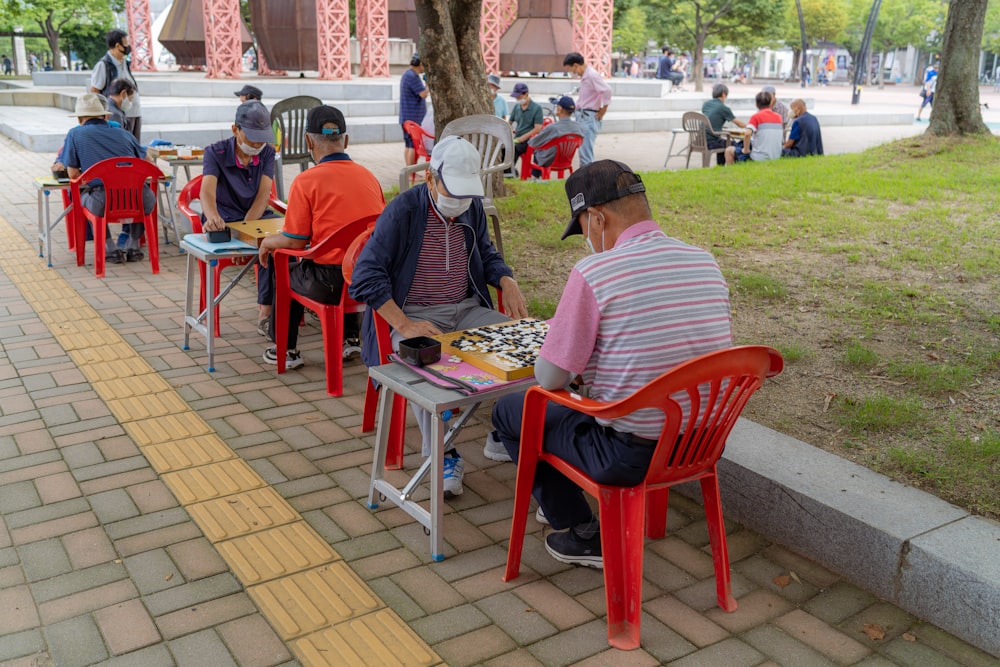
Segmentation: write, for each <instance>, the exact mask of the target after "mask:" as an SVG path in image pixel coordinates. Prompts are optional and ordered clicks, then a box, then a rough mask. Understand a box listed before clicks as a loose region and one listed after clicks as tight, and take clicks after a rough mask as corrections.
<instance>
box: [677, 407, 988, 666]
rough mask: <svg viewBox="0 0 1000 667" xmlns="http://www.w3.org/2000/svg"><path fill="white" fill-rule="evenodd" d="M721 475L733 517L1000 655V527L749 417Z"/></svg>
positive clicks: (691, 488) (692, 488) (688, 488)
mask: <svg viewBox="0 0 1000 667" xmlns="http://www.w3.org/2000/svg"><path fill="white" fill-rule="evenodd" d="M719 477H720V484H721V487H722V502H723V506H724V513H725V516H726V518H728V519H732V520H733V521H737V522H739V523H741V524H743V525H744V526H746V527H747V528H750V529H751V530H755V531H757V532H759V533H761V534H762V535H764V536H765V537H767V538H769V539H772V540H774V541H776V542H779V543H781V544H783V545H785V546H786V547H788V548H789V549H791V550H793V551H796V552H798V553H799V554H801V555H803V556H806V557H808V558H811V559H813V560H815V561H817V562H819V563H821V564H822V565H824V566H826V567H828V568H830V569H831V570H834V571H835V572H837V573H838V574H840V575H842V576H843V577H844V578H846V579H847V580H849V581H851V582H852V583H854V584H856V585H857V586H860V587H861V588H864V589H866V590H868V591H871V592H873V593H875V594H877V595H879V596H881V597H882V598H884V599H886V600H888V601H889V602H891V603H893V604H896V605H898V606H900V607H902V608H903V609H905V610H906V611H909V612H910V613H912V614H914V615H916V616H918V617H920V618H922V619H924V620H925V621H928V622H930V623H933V624H935V625H937V626H939V627H941V628H944V629H946V630H948V631H949V632H952V633H954V634H955V635H957V636H958V637H961V638H962V639H964V640H965V641H967V642H969V643H971V644H973V645H975V646H978V647H979V648H981V649H983V650H984V651H987V652H988V653H991V654H992V655H995V656H997V657H1000V632H998V631H997V619H1000V524H998V523H996V522H994V521H991V520H989V519H985V518H982V517H978V516H972V515H970V514H969V513H968V512H966V511H965V510H963V509H961V508H959V507H956V506H954V505H951V504H950V503H946V502H945V501H943V500H941V499H939V498H937V497H935V496H932V495H930V494H929V493H925V492H923V491H920V490H918V489H914V488H912V487H908V486H905V485H903V484H899V483H897V482H894V481H892V480H890V479H889V478H887V477H885V476H883V475H880V474H878V473H875V472H872V471H871V470H869V469H867V468H864V467H862V466H860V465H857V464H855V463H852V462H850V461H848V460H846V459H842V458H840V457H838V456H835V455H833V454H829V453H827V452H824V451H823V450H820V449H817V448H815V447H813V446H811V445H808V444H806V443H804V442H801V441H799V440H795V439H794V438H790V437H788V436H786V435H783V434H781V433H778V432H777V431H773V430H771V429H769V428H766V427H764V426H760V425H759V424H755V423H753V422H750V421H748V420H745V419H741V420H740V421H739V423H738V424H737V425H736V428H735V429H734V430H733V433H732V435H730V437H729V443H728V445H727V446H726V451H725V453H724V454H723V457H722V459H721V460H720V461H719ZM679 490H680V491H681V492H682V493H683V494H684V495H687V496H689V497H692V498H695V499H697V500H699V501H700V499H701V490H700V488H699V486H698V485H697V483H694V484H687V485H684V486H683V487H682V488H680V489H679Z"/></svg>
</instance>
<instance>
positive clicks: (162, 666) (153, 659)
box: [98, 644, 175, 667]
mask: <svg viewBox="0 0 1000 667" xmlns="http://www.w3.org/2000/svg"><path fill="white" fill-rule="evenodd" d="M174 664H175V663H174V658H173V656H171V655H170V651H169V650H167V646H166V644H157V645H155V646H150V647H148V648H144V649H140V650H138V651H133V652H132V653H126V654H125V655H120V656H118V657H115V658H111V659H110V660H106V661H104V662H101V663H98V665H99V667H174Z"/></svg>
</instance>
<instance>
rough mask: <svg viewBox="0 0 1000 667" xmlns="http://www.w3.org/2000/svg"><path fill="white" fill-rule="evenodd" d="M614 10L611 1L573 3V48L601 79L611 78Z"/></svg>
mask: <svg viewBox="0 0 1000 667" xmlns="http://www.w3.org/2000/svg"><path fill="white" fill-rule="evenodd" d="M613 10H614V3H613V0H573V47H574V49H575V50H576V51H579V52H580V53H581V54H583V59H584V60H585V61H586V63H587V64H588V65H591V66H593V68H594V69H596V70H597V71H598V72H600V73H601V74H603V75H604V76H611V27H612V14H613Z"/></svg>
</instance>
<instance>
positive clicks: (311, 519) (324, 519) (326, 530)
mask: <svg viewBox="0 0 1000 667" xmlns="http://www.w3.org/2000/svg"><path fill="white" fill-rule="evenodd" d="M302 518H303V519H305V520H306V522H307V523H308V524H309V525H310V526H312V529H313V530H315V531H316V532H317V533H319V536H320V537H322V538H323V539H324V540H326V541H327V542H328V543H330V544H331V545H336V544H338V543H339V542H342V541H344V540H346V539H348V535H347V533H345V532H344V531H343V530H341V528H340V526H338V525H337V522H336V521H334V520H333V519H331V518H330V517H329V516H327V515H326V514H324V513H323V512H322V511H321V510H312V511H310V512H303V513H302ZM338 551H339V550H338Z"/></svg>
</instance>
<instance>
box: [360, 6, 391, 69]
mask: <svg viewBox="0 0 1000 667" xmlns="http://www.w3.org/2000/svg"><path fill="white" fill-rule="evenodd" d="M355 10H356V12H357V17H356V18H355V26H356V27H357V33H358V46H359V48H360V52H361V66H360V71H359V72H358V73H359V75H360V76H389V6H388V4H387V2H386V0H355Z"/></svg>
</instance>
